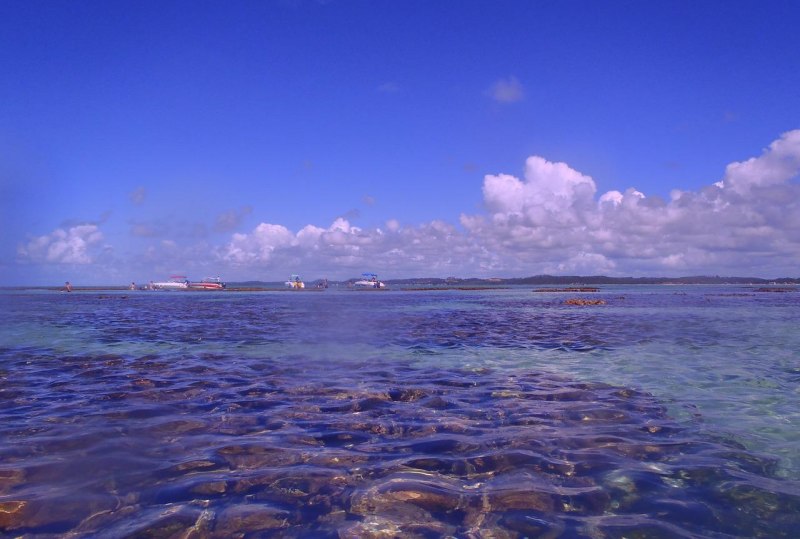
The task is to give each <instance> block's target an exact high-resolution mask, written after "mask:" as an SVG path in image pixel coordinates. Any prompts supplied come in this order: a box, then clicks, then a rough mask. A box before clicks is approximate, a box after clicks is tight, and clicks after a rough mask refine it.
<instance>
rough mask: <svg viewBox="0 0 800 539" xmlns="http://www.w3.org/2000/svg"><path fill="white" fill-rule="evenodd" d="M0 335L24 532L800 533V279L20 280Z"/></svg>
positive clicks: (6, 301) (3, 471)
mask: <svg viewBox="0 0 800 539" xmlns="http://www.w3.org/2000/svg"><path fill="white" fill-rule="evenodd" d="M575 297H578V298H589V299H603V300H604V301H605V304H603V305H590V306H575V305H567V304H565V300H566V299H568V298H575ZM0 324H2V326H1V327H2V328H3V329H2V331H1V332H0V398H1V399H2V400H1V401H0V402H2V408H0V419H1V420H2V421H1V422H0V515H3V516H0V530H2V531H3V532H4V533H7V534H9V535H10V536H18V535H27V536H31V537H39V536H41V537H50V536H61V535H63V534H65V533H72V534H74V535H75V536H97V535H100V536H103V535H106V536H108V537H119V536H131V537H135V536H163V537H169V536H171V534H173V533H176V530H183V532H186V530H189V531H190V532H191V533H194V534H196V535H197V536H201V537H202V536H208V537H215V536H218V537H224V536H230V535H231V534H236V533H239V534H244V535H247V534H250V535H252V536H272V535H275V536H290V537H301V536H308V537H320V536H322V537H325V536H331V537H349V536H353V537H364V536H367V537H368V536H381V534H384V535H385V534H387V533H388V534H391V533H396V534H398V535H403V536H415V535H416V536H421V537H437V536H446V535H452V536H457V537H461V536H474V537H481V536H487V535H491V534H495V535H498V534H505V536H508V537H522V536H537V535H547V534H549V535H548V536H552V537H558V536H563V537H626V536H631V535H633V536H635V535H637V534H638V535H639V536H646V537H651V536H654V537H674V536H681V535H683V536H691V537H729V536H734V537H737V536H739V537H754V536H759V537H776V536H786V537H791V536H792V535H793V533H794V530H795V529H796V527H797V526H798V525H800V515H798V511H800V487H799V486H798V480H799V479H800V390H799V389H798V388H800V385H799V384H798V382H800V332H798V331H797V328H798V327H800V292H762V291H758V290H757V289H756V288H747V287H731V286H716V287H709V286H684V287H668V286H636V287H621V286H620V287H614V286H606V287H601V289H600V290H599V291H598V292H595V293H577V292H558V293H555V292H535V291H534V290H533V289H532V288H530V287H520V288H512V289H505V290H487V291H464V290H448V291H399V290H388V291H364V292H345V291H336V290H328V291H325V292H311V291H308V292H297V293H295V292H264V293H232V292H222V293H203V292H195V293H193V292H139V291H137V292H130V293H97V292H75V293H72V294H65V293H56V292H34V293H26V292H18V291H5V292H2V293H0Z"/></svg>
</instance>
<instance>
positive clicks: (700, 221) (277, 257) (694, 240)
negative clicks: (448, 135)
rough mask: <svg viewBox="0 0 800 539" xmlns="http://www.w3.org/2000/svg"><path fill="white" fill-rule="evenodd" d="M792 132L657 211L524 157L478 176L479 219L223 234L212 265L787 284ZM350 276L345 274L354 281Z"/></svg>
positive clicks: (793, 252) (797, 240)
mask: <svg viewBox="0 0 800 539" xmlns="http://www.w3.org/2000/svg"><path fill="white" fill-rule="evenodd" d="M798 169H800V130H798V131H793V132H790V133H786V134H785V135H783V136H782V137H781V138H780V139H778V140H777V141H775V142H774V143H772V144H771V145H770V146H769V148H767V149H766V150H765V151H764V153H763V154H762V155H761V156H759V157H755V158H752V159H749V160H747V161H744V162H742V163H733V164H731V165H730V166H729V167H728V168H727V170H726V174H725V177H724V179H723V180H722V181H720V182H716V183H714V182H709V184H708V185H707V186H706V187H704V188H702V189H700V190H698V191H679V190H674V191H672V193H671V194H670V198H669V200H664V199H662V198H660V197H658V196H647V195H646V194H645V193H643V192H641V191H639V190H637V189H635V188H633V187H630V188H628V189H625V190H624V191H622V190H612V191H608V192H606V193H603V194H598V193H597V187H596V185H595V182H594V180H593V179H592V178H591V177H590V176H588V175H586V174H584V173H582V172H579V171H577V170H575V169H573V168H572V167H570V166H569V165H568V164H566V163H558V162H551V161H548V160H546V159H545V158H543V157H540V156H532V157H530V158H528V159H527V160H526V162H525V168H524V174H523V175H522V177H516V176H513V175H509V174H496V175H487V176H486V177H485V178H484V182H483V197H484V205H485V208H486V211H485V212H481V213H477V214H471V215H470V214H462V215H461V218H460V225H461V226H460V228H459V227H456V226H454V225H452V224H449V223H446V222H443V221H432V222H430V223H424V224H420V225H407V224H406V225H403V226H402V227H401V226H400V223H399V221H397V220H396V219H390V220H388V221H386V223H385V224H384V226H383V228H374V229H362V228H360V227H357V226H354V225H353V224H352V223H351V222H350V221H349V220H348V219H346V218H343V217H342V218H338V219H336V220H335V221H334V222H333V223H331V224H330V226H328V227H327V228H322V227H318V226H315V225H307V226H306V227H304V228H302V229H301V230H300V231H299V232H297V233H294V232H292V231H290V230H288V229H287V228H285V227H283V226H281V225H278V224H268V223H262V224H260V225H259V226H257V227H256V228H255V229H253V230H252V231H251V232H249V233H247V234H234V235H233V237H232V238H231V241H230V242H229V243H228V245H227V246H225V248H224V249H222V250H220V261H221V262H227V263H230V264H234V265H236V266H237V267H239V268H244V269H246V268H259V271H261V268H267V269H268V270H270V269H271V271H277V272H280V273H282V272H287V271H306V272H308V271H312V272H313V271H317V272H320V273H319V274H320V275H328V276H332V277H333V276H336V275H339V276H350V275H354V274H357V273H358V272H360V271H364V270H365V269H370V270H374V271H379V272H382V273H384V274H385V273H387V272H391V273H392V274H393V275H395V276H409V275H445V274H446V275H453V274H455V275H483V276H491V275H532V274H538V273H555V274H569V273H574V274H595V273H604V274H609V275H675V274H723V273H724V274H751V275H767V276H775V275H795V274H797V267H798V263H800V185H799V184H798V182H796V181H794V180H795V179H796V177H797V173H798ZM354 272H355V273H354Z"/></svg>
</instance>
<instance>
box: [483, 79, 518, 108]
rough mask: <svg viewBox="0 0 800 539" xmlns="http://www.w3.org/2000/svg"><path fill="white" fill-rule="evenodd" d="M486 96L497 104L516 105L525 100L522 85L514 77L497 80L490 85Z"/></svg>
mask: <svg viewBox="0 0 800 539" xmlns="http://www.w3.org/2000/svg"><path fill="white" fill-rule="evenodd" d="M487 94H488V95H489V97H491V98H492V99H493V100H495V101H497V102H498V103H516V102H517V101H522V100H523V99H524V98H525V92H524V91H523V89H522V84H521V83H520V82H519V81H518V80H517V77H514V76H511V77H508V78H507V79H500V80H498V81H497V82H495V83H494V84H492V86H491V87H490V88H489V90H488V91H487Z"/></svg>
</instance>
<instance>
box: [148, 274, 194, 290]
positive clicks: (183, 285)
mask: <svg viewBox="0 0 800 539" xmlns="http://www.w3.org/2000/svg"><path fill="white" fill-rule="evenodd" d="M150 288H152V289H153V290H185V289H187V288H189V280H188V279H187V278H186V276H185V275H170V276H169V281H158V282H151V283H150Z"/></svg>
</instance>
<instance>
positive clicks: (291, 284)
mask: <svg viewBox="0 0 800 539" xmlns="http://www.w3.org/2000/svg"><path fill="white" fill-rule="evenodd" d="M283 284H284V285H286V288H292V289H294V290H300V289H301V288H305V287H306V283H304V282H303V281H302V280H301V279H300V276H299V275H295V274H292V276H291V277H289V280H288V281H286V282H285V283H283Z"/></svg>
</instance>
